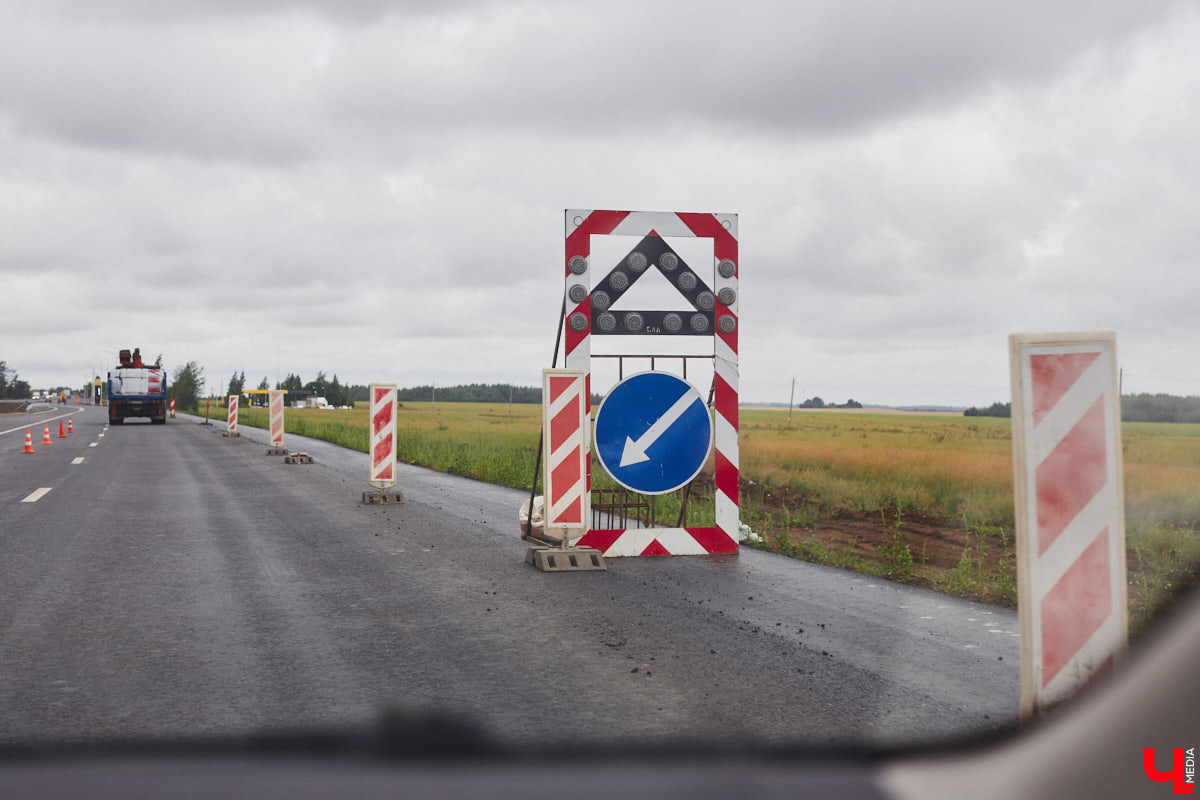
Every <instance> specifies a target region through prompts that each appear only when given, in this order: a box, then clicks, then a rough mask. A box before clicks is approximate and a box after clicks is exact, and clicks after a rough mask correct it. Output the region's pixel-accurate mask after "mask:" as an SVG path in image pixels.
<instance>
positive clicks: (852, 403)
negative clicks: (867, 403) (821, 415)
mask: <svg viewBox="0 0 1200 800" xmlns="http://www.w3.org/2000/svg"><path fill="white" fill-rule="evenodd" d="M862 407H863V406H862V403H860V402H858V401H857V400H855V399H854V398H853V397H851V398H850V399H849V400H847V401H846V402H845V403H843V404H842V405H840V406H838V408H862Z"/></svg>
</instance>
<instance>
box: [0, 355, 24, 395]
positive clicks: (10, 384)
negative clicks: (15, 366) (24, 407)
mask: <svg viewBox="0 0 1200 800" xmlns="http://www.w3.org/2000/svg"><path fill="white" fill-rule="evenodd" d="M31 394H32V392H30V390H29V384H28V382H26V381H23V380H21V379H20V378H19V377H18V376H17V373H16V370H10V369H9V368H8V364H6V363H5V362H3V361H0V398H9V399H21V400H23V399H25V398H26V397H29V396H30V395H31Z"/></svg>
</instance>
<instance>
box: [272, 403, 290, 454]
mask: <svg viewBox="0 0 1200 800" xmlns="http://www.w3.org/2000/svg"><path fill="white" fill-rule="evenodd" d="M283 395H284V391H283V390H282V389H273V390H272V391H270V392H269V393H268V394H267V437H268V439H267V441H268V444H269V445H270V446H269V447H268V448H267V455H269V456H286V455H287V454H288V451H287V448H286V447H284V446H283V407H284V403H283Z"/></svg>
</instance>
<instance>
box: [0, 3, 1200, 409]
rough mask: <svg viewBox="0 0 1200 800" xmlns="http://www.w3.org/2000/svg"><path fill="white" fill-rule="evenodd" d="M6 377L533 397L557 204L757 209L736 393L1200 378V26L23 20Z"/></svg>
mask: <svg viewBox="0 0 1200 800" xmlns="http://www.w3.org/2000/svg"><path fill="white" fill-rule="evenodd" d="M0 20H3V22H2V24H0V231H3V235H0V360H5V361H7V362H8V364H9V366H10V367H12V368H16V369H17V371H18V372H19V373H20V375H21V377H22V378H24V379H26V380H28V381H30V383H32V384H33V385H34V386H35V387H41V386H49V385H56V384H69V385H72V386H74V385H79V384H82V383H83V382H84V380H85V379H86V378H87V377H88V376H89V375H91V374H93V373H94V372H95V371H97V370H100V371H103V370H104V369H106V368H107V367H108V366H109V365H111V363H112V362H113V361H114V359H115V355H116V352H117V350H119V349H120V348H122V347H133V346H140V347H141V348H142V350H143V351H144V352H146V353H147V354H149V355H154V354H157V353H162V355H163V361H164V363H165V364H166V365H167V366H168V367H171V366H175V365H180V364H183V363H185V362H187V361H192V360H195V361H197V362H198V363H199V364H200V365H201V366H202V367H203V368H204V370H205V375H206V377H207V378H208V380H209V388H210V389H213V390H217V391H219V390H220V389H222V388H223V387H224V384H225V383H226V382H227V381H228V379H229V376H230V374H231V373H233V372H234V371H239V372H240V371H244V372H245V373H246V377H247V382H248V383H249V384H251V385H255V384H257V383H258V381H259V380H260V379H261V378H262V377H264V376H265V377H268V378H269V380H270V381H271V382H272V383H273V382H274V381H275V380H276V378H277V377H284V376H286V375H287V373H289V372H295V373H298V374H300V376H301V377H302V378H303V379H304V380H309V379H311V378H313V377H315V375H316V373H317V371H318V370H324V371H325V372H326V373H327V374H330V375H332V374H333V373H337V374H338V376H339V378H340V379H341V380H342V381H343V382H351V383H367V382H370V381H372V380H381V381H396V382H398V383H400V384H401V385H402V386H411V385H418V384H428V383H431V382H433V383H437V384H441V385H445V384H453V383H460V382H488V383H490V382H514V383H517V384H523V385H533V384H536V383H537V382H538V380H539V376H540V370H541V368H542V367H544V366H549V362H550V358H551V355H552V352H553V349H554V332H555V325H556V323H557V321H558V312H559V304H560V302H561V297H562V290H563V284H562V262H563V209H565V208H598V209H606V208H607V209H639V210H654V211H676V210H679V211H701V212H721V213H736V214H738V215H739V228H740V281H741V297H740V303H741V323H742V324H741V327H740V331H741V352H742V360H741V372H742V399H743V400H744V401H754V402H763V401H781V402H784V403H786V402H787V399H788V393H789V390H790V388H791V381H792V378H795V379H796V392H797V397H798V398H799V397H807V396H810V395H814V394H816V395H820V396H822V397H824V398H825V399H826V400H834V401H838V402H841V401H844V400H845V399H846V398H848V397H853V398H855V399H858V400H860V401H863V402H867V403H884V404H896V405H899V404H915V403H940V404H952V405H986V404H989V403H991V402H992V401H994V400H1000V399H1006V398H1008V397H1009V394H1010V390H1009V386H1008V362H1007V359H1008V356H1007V336H1008V334H1009V333H1012V332H1019V331H1020V332H1024V331H1042V330H1091V329H1112V330H1116V331H1117V333H1118V348H1119V353H1120V360H1121V363H1122V364H1123V366H1124V369H1125V391H1126V392H1160V391H1161V392H1171V393H1175V394H1185V395H1196V394H1200V356H1198V353H1200V313H1198V312H1197V306H1198V304H1200V145H1198V143H1200V48H1198V47H1197V46H1196V43H1197V42H1200V6H1198V5H1196V4H1194V3H1183V2H1180V3H1170V2H1162V3H1159V2H1153V3H1147V2H1143V1H1142V0H1130V1H1129V2H1106V1H1105V0H1089V1H1088V2H1075V3H1056V4H1050V3H1045V2H1043V0H1028V1H1027V2H1026V1H1025V0H1010V1H1009V2H1004V3H996V2H965V1H964V2H946V3H931V2H906V3H899V2H891V1H890V0H887V1H881V2H866V1H865V0H849V1H847V0H828V1H827V2H754V1H753V0H751V1H750V2H736V3H730V2H721V3H707V2H696V0H682V1H681V2H652V1H650V0H637V1H635V2H602V3H589V4H584V3H566V2H537V1H531V2H505V1H497V2H471V1H470V0H460V1H459V2H444V1H443V0H413V1H412V2H384V0H338V2H330V3H318V2H315V1H313V2H304V1H303V0H221V1H214V2H200V1H199V0H193V1H191V2H185V1H183V0H174V1H173V2H170V3H159V2H154V1H153V0H130V1H129V2H119V1H118V0H88V1H87V2H84V1H82V0H81V1H80V2H77V3H65V2H37V3H28V2H22V1H21V0H0Z"/></svg>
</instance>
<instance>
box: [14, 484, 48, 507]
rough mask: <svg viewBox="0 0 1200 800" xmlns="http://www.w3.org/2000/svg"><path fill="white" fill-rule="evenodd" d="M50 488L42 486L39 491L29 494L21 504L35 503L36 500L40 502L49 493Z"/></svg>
mask: <svg viewBox="0 0 1200 800" xmlns="http://www.w3.org/2000/svg"><path fill="white" fill-rule="evenodd" d="M51 488H52V487H50V486H43V487H42V488H41V489H38V490H37V491H34V492H31V493H30V494H29V496H28V497H26V498H25V499H24V500H22V501H21V502H22V503H36V502H37V501H38V500H41V499H42V498H43V497H45V496H46V495H47V494H48V493H49V492H50V489H51Z"/></svg>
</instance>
